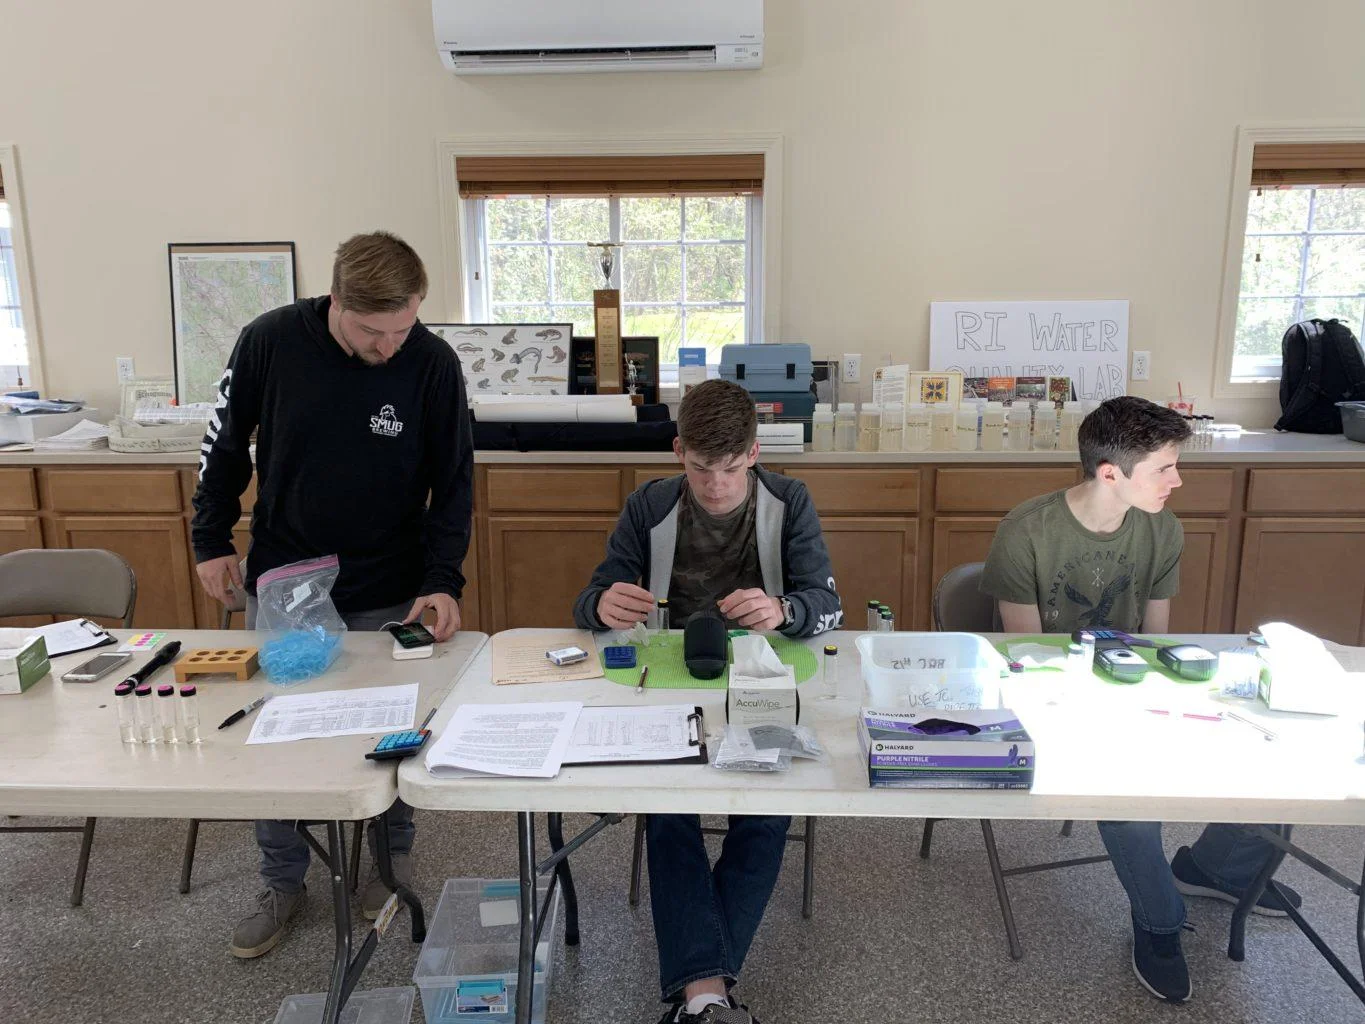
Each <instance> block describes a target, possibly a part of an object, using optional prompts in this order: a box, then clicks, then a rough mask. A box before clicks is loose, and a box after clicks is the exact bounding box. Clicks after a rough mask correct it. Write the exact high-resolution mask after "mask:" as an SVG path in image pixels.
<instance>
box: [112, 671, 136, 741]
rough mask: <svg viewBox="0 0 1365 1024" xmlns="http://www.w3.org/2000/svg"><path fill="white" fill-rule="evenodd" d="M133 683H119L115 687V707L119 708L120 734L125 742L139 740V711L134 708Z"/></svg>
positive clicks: (120, 737)
mask: <svg viewBox="0 0 1365 1024" xmlns="http://www.w3.org/2000/svg"><path fill="white" fill-rule="evenodd" d="M136 699H137V698H136V697H134V696H133V684H132V683H130V682H127V681H126V680H125V681H124V682H121V683H119V684H118V685H117V686H115V687H114V707H115V708H117V709H118V734H119V739H121V740H123V742H124V743H136V742H137V711H136V710H135V709H134V708H133V701H134V700H136Z"/></svg>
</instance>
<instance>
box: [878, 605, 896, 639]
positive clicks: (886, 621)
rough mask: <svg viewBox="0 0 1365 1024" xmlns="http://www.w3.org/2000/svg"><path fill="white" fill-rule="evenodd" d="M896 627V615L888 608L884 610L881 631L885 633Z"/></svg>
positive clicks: (892, 630)
mask: <svg viewBox="0 0 1365 1024" xmlns="http://www.w3.org/2000/svg"><path fill="white" fill-rule="evenodd" d="M895 629H896V620H895V617H894V616H892V614H891V610H890V609H889V608H888V609H886V610H884V611H883V612H882V622H881V631H882V632H883V633H892V632H894V631H895Z"/></svg>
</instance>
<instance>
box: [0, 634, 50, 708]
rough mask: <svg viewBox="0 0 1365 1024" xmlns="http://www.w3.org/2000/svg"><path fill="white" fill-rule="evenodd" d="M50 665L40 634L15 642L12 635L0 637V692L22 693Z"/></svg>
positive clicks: (45, 644)
mask: <svg viewBox="0 0 1365 1024" xmlns="http://www.w3.org/2000/svg"><path fill="white" fill-rule="evenodd" d="M4 632H6V633H16V632H20V631H19V630H5V631H4ZM51 667H52V663H51V662H50V661H48V657H47V641H46V640H44V639H43V638H42V637H41V636H37V635H35V636H31V637H28V638H27V639H23V640H19V641H18V642H17V643H15V638H13V637H0V693H23V692H24V691H25V690H27V689H28V688H29V687H30V686H32V685H33V684H34V683H36V682H37V681H38V680H39V679H42V678H43V676H45V675H47V674H48V671H49V670H50V669H51Z"/></svg>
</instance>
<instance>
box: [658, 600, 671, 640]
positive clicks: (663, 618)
mask: <svg viewBox="0 0 1365 1024" xmlns="http://www.w3.org/2000/svg"><path fill="white" fill-rule="evenodd" d="M668 630H669V622H668V598H666V597H661V598H659V632H660V633H667V632H668Z"/></svg>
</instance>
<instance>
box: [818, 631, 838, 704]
mask: <svg viewBox="0 0 1365 1024" xmlns="http://www.w3.org/2000/svg"><path fill="white" fill-rule="evenodd" d="M822 678H823V680H824V682H823V684H822V685H823V686H824V689H823V690H821V691H820V699H821V700H834V699H835V698H836V697H838V696H839V648H838V647H836V646H835V645H834V644H825V664H824V675H823V677H822Z"/></svg>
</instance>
